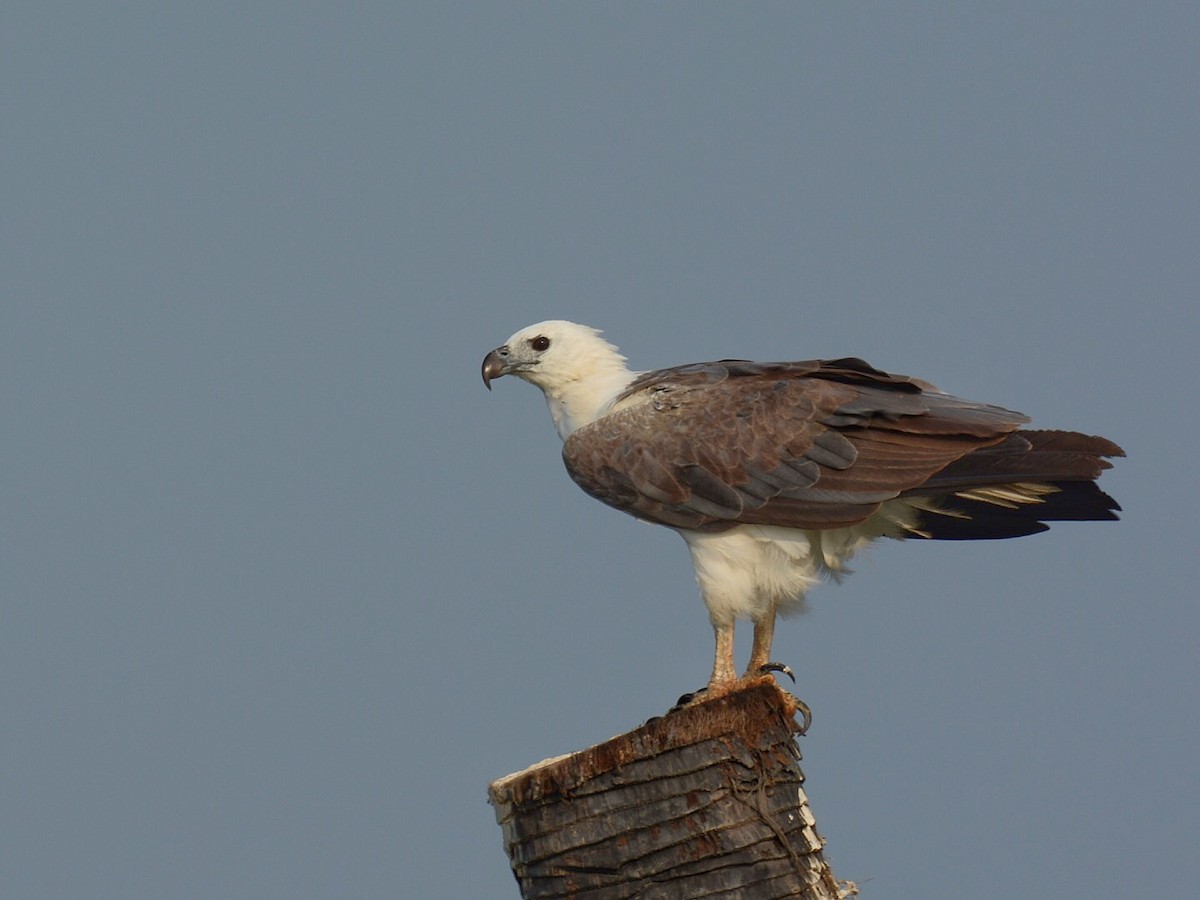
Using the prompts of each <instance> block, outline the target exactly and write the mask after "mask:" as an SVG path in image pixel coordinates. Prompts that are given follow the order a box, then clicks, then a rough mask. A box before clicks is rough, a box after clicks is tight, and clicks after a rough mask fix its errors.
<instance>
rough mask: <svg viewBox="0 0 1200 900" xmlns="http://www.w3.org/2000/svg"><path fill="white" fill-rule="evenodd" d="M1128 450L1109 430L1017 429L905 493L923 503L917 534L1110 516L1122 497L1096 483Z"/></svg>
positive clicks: (996, 533)
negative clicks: (1109, 435)
mask: <svg viewBox="0 0 1200 900" xmlns="http://www.w3.org/2000/svg"><path fill="white" fill-rule="evenodd" d="M1124 455H1125V453H1124V451H1123V450H1121V448H1120V447H1118V446H1117V445H1116V444H1114V443H1113V442H1112V441H1109V440H1107V439H1105V438H1102V437H1095V436H1092V435H1086V434H1079V433H1077V432H1072V431H1017V432H1014V433H1013V434H1011V435H1009V437H1008V438H1006V439H1005V440H1003V441H1001V442H1000V443H998V444H994V445H992V446H990V447H985V448H983V449H980V450H976V451H974V452H972V453H969V454H967V455H966V456H964V457H962V458H961V459H958V460H956V461H955V462H953V463H951V464H950V465H948V466H946V468H944V469H942V471H940V472H938V473H937V474H936V475H934V476H933V477H931V478H930V479H929V480H928V481H926V482H925V483H924V484H923V485H921V486H920V487H919V488H915V489H913V490H911V491H908V492H906V493H905V494H903V495H902V497H903V498H904V499H907V500H909V502H910V504H911V505H912V506H913V507H914V508H915V509H917V510H918V513H919V515H918V522H917V523H916V526H915V527H914V529H913V534H914V535H915V536H918V537H924V538H930V539H933V540H986V539H992V538H1008V537H1019V536H1021V535H1026V534H1036V533H1038V532H1040V531H1045V530H1046V529H1047V528H1049V527H1050V526H1049V525H1048V524H1046V523H1048V522H1067V521H1073V522H1084V521H1086V522H1091V521H1111V520H1114V519H1116V518H1117V511H1119V510H1120V508H1121V507H1120V505H1119V504H1118V503H1117V502H1116V501H1115V500H1114V499H1113V498H1112V497H1110V496H1109V495H1108V494H1106V493H1105V492H1104V491H1102V490H1100V488H1099V487H1098V486H1097V485H1096V483H1095V479H1097V478H1099V477H1100V474H1101V473H1102V472H1103V471H1104V470H1105V469H1107V468H1109V467H1110V465H1111V464H1110V463H1109V462H1108V458H1109V457H1114V456H1124Z"/></svg>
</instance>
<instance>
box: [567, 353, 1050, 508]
mask: <svg viewBox="0 0 1200 900" xmlns="http://www.w3.org/2000/svg"><path fill="white" fill-rule="evenodd" d="M622 403H625V404H627V406H626V407H625V408H621V405H622ZM615 405H616V406H617V407H618V408H619V409H620V411H618V412H614V413H612V414H610V415H607V416H604V417H602V418H600V419H599V420H597V421H595V422H593V423H592V424H590V425H587V426H584V427H583V428H580V429H578V430H577V431H576V432H575V433H574V434H572V435H571V436H570V438H568V439H567V442H566V444H565V445H564V447H563V458H564V461H565V462H566V465H567V469H568V471H569V472H570V474H571V477H572V478H573V479H574V480H575V481H576V482H577V483H578V484H579V485H580V487H582V488H583V489H584V490H585V491H587V492H588V493H589V494H591V495H592V496H594V497H596V498H597V499H599V500H601V501H603V502H605V503H607V504H609V505H611V506H614V507H616V508H617V509H621V510H623V511H625V512H628V513H630V514H631V515H634V516H637V517H638V518H642V519H647V520H650V521H654V522H659V523H661V524H664V525H670V526H674V527H680V528H688V529H696V530H708V531H720V530H724V529H727V528H731V527H733V526H734V525H737V524H739V523H757V524H770V525H782V526H786V527H792V528H817V529H821V528H835V527H839V526H844V525H851V524H854V523H857V522H861V521H862V520H864V519H866V518H867V517H869V516H870V515H871V514H872V513H874V512H875V511H876V510H877V509H878V508H879V505H880V504H881V503H882V502H883V501H885V500H889V499H892V498H894V497H897V496H898V495H900V494H901V493H904V492H907V491H913V490H914V489H916V488H919V487H920V486H921V485H923V484H925V483H926V482H927V481H928V480H929V479H930V478H931V477H932V476H934V475H935V474H936V473H938V472H941V471H943V470H945V469H947V467H948V466H949V465H950V464H952V463H954V462H955V461H956V460H959V459H962V458H963V457H966V456H967V455H968V454H970V453H972V452H973V451H977V450H980V449H981V448H986V447H989V446H991V445H994V444H998V443H1000V442H1002V441H1004V440H1005V439H1006V437H1007V436H1008V435H1009V434H1010V433H1012V432H1013V431H1015V430H1016V429H1017V427H1018V426H1019V425H1020V424H1021V423H1023V422H1025V421H1027V419H1026V418H1025V416H1023V415H1021V414H1020V413H1016V412H1012V411H1010V410H1005V409H1001V408H999V407H995V406H987V405H984V404H979V403H972V402H970V401H966V400H961V399H958V398H956V397H951V396H948V395H945V394H939V393H935V392H932V391H927V390H924V389H923V388H922V383H921V382H917V381H915V380H914V379H911V378H907V377H904V376H895V375H889V374H888V373H886V372H881V371H879V370H877V369H873V368H871V367H870V366H869V365H867V364H866V363H864V362H863V361H862V360H858V359H841V360H833V361H828V362H827V361H810V362H798V363H749V362H744V361H738V360H724V361H721V362H716V363H701V364H697V365H691V366H683V367H679V368H676V369H663V370H659V371H656V372H651V373H647V374H646V375H643V376H641V377H640V378H638V379H637V380H636V381H635V382H634V383H633V384H632V385H631V386H630V388H629V389H628V390H627V391H626V392H625V393H624V394H623V395H622V396H621V398H619V399H618V401H617V404H615ZM968 480H969V479H968Z"/></svg>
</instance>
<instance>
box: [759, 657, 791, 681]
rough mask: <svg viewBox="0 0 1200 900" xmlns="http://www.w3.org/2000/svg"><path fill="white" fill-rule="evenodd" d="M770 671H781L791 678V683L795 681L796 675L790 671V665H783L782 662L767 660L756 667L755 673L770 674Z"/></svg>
mask: <svg viewBox="0 0 1200 900" xmlns="http://www.w3.org/2000/svg"><path fill="white" fill-rule="evenodd" d="M772 672H782V673H783V674H784V675H786V676H787V677H788V678H790V679H792V684H795V683H796V676H795V674H794V673H793V672H792V670H791V667H789V666H785V665H784V664H783V663H777V662H769V663H766V664H765V665H761V666H759V667H758V670H757V674H759V675H770V674H771V673H772Z"/></svg>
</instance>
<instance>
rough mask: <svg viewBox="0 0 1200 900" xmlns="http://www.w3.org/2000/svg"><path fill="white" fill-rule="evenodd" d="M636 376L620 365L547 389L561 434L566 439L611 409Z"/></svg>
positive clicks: (550, 404)
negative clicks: (615, 400)
mask: <svg viewBox="0 0 1200 900" xmlns="http://www.w3.org/2000/svg"><path fill="white" fill-rule="evenodd" d="M635 377H637V373H636V372H631V371H629V370H628V369H627V368H625V366H624V365H620V364H618V365H615V366H613V367H610V368H606V369H604V370H603V371H599V372H594V373H592V374H591V375H588V376H587V377H586V378H580V379H577V380H575V381H568V382H566V383H564V384H561V385H555V386H554V387H553V388H546V389H545V394H546V405H547V406H549V407H550V415H551V416H552V417H553V419H554V427H555V428H556V429H557V430H558V436H559V437H560V438H562V439H563V440H564V441H565V440H566V439H567V438H568V437H570V436H571V433H572V432H573V431H575V430H576V429H577V428H582V427H583V426H584V425H588V424H590V423H591V422H594V421H596V420H597V419H598V418H600V417H601V416H602V415H604V414H605V413H606V412H608V408H609V407H610V406H611V405H612V402H613V400H614V399H616V397H617V395H619V394H620V393H621V391H623V390H625V388H626V387H627V386H628V385H629V383H630V382H631V381H633V379H634V378H635Z"/></svg>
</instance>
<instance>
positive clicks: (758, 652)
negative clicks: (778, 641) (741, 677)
mask: <svg viewBox="0 0 1200 900" xmlns="http://www.w3.org/2000/svg"><path fill="white" fill-rule="evenodd" d="M774 638H775V610H774V609H770V610H768V611H767V612H766V613H764V614H763V615H762V616H761V617H759V618H757V619H755V620H754V643H753V644H751V645H750V664H749V665H748V666H746V674H747V675H759V674H762V672H763V670H764V667H765V666H767V665H768V664H769V663H770V662H771V641H772V640H774Z"/></svg>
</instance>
